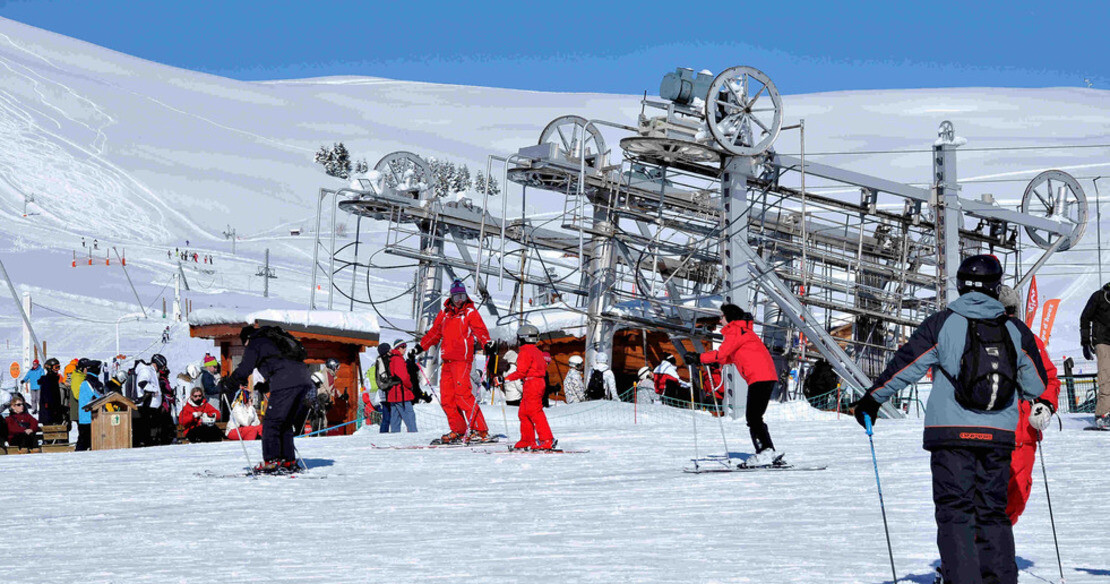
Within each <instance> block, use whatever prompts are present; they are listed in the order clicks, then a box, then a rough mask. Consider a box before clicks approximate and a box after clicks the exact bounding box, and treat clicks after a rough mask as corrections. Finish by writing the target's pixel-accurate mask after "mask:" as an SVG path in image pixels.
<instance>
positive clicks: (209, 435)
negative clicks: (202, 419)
mask: <svg viewBox="0 0 1110 584" xmlns="http://www.w3.org/2000/svg"><path fill="white" fill-rule="evenodd" d="M185 439H186V440H188V441H189V442H193V443H196V442H219V441H221V440H223V439H224V434H223V432H221V431H220V429H219V428H218V427H216V426H205V425H200V426H197V427H196V428H193V429H192V430H189V433H188V434H186V435H185Z"/></svg>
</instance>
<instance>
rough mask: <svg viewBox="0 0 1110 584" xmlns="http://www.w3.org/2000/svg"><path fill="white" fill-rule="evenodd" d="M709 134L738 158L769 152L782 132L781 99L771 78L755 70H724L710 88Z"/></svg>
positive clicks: (742, 68)
mask: <svg viewBox="0 0 1110 584" xmlns="http://www.w3.org/2000/svg"><path fill="white" fill-rule="evenodd" d="M705 120H706V122H707V124H708V125H709V132H710V133H711V134H713V138H715V139H716V140H717V143H718V144H720V146H721V148H724V149H725V150H726V151H728V152H730V153H732V154H735V155H737V156H755V155H757V154H761V153H763V152H765V151H767V149H768V148H770V147H771V145H772V144H774V143H775V140H776V139H777V138H778V136H779V130H780V129H781V128H782V98H780V97H779V90H778V89H777V88H776V87H775V84H774V83H772V82H771V78H770V77H767V75H766V74H765V73H763V72H762V71H760V70H759V69H756V68H754V67H746V66H739V67H732V68H731V69H725V70H724V71H722V72H721V74H720V75H717V77H716V78H715V79H713V83H712V84H710V85H709V93H708V94H707V95H706V100H705Z"/></svg>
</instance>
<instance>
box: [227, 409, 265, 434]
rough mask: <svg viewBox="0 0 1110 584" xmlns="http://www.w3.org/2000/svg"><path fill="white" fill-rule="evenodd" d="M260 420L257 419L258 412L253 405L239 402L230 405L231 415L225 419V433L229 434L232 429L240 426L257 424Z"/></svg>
mask: <svg viewBox="0 0 1110 584" xmlns="http://www.w3.org/2000/svg"><path fill="white" fill-rule="evenodd" d="M260 424H262V422H261V421H260V420H259V419H258V412H257V411H255V409H254V406H253V405H250V404H247V403H243V402H239V403H237V404H235V405H234V406H232V408H231V416H229V418H228V420H227V433H228V434H230V433H231V431H232V430H234V429H236V428H238V427H240V426H242V427H244V428H245V427H248V426H258V425H260Z"/></svg>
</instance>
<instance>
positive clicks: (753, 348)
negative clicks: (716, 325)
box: [701, 320, 779, 385]
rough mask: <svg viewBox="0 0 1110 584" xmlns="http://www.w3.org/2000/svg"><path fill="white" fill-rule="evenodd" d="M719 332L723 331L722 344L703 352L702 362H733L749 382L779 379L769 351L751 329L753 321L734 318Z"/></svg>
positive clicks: (723, 363)
mask: <svg viewBox="0 0 1110 584" xmlns="http://www.w3.org/2000/svg"><path fill="white" fill-rule="evenodd" d="M721 333H722V334H724V335H725V340H724V342H722V343H721V348H720V349H717V350H716V351H708V352H706V353H702V354H701V362H702V363H717V364H719V365H726V364H729V363H732V364H733V365H735V366H736V369H737V370H738V371H740V375H741V376H742V377H743V378H744V381H746V382H747V383H748V385H751V384H753V383H759V382H760V381H777V380H778V378H779V374H778V371H776V370H775V363H774V361H772V360H771V352H770V351H768V350H767V347H766V346H765V345H764V344H763V341H762V340H761V339H760V338H759V336H758V335H756V334H755V331H753V330H752V321H750V320H734V321H732V322H730V323H728V324H726V325H725V326H724V328H722V329H721Z"/></svg>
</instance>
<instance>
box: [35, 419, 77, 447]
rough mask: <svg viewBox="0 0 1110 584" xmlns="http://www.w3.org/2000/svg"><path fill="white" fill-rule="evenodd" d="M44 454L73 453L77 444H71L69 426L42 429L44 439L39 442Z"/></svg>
mask: <svg viewBox="0 0 1110 584" xmlns="http://www.w3.org/2000/svg"><path fill="white" fill-rule="evenodd" d="M39 444H41V445H42V449H41V450H42V451H43V452H73V450H74V449H75V448H77V445H76V444H71V443H70V442H69V425H67V424H51V425H49V426H43V427H42V438H41V440H39Z"/></svg>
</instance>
